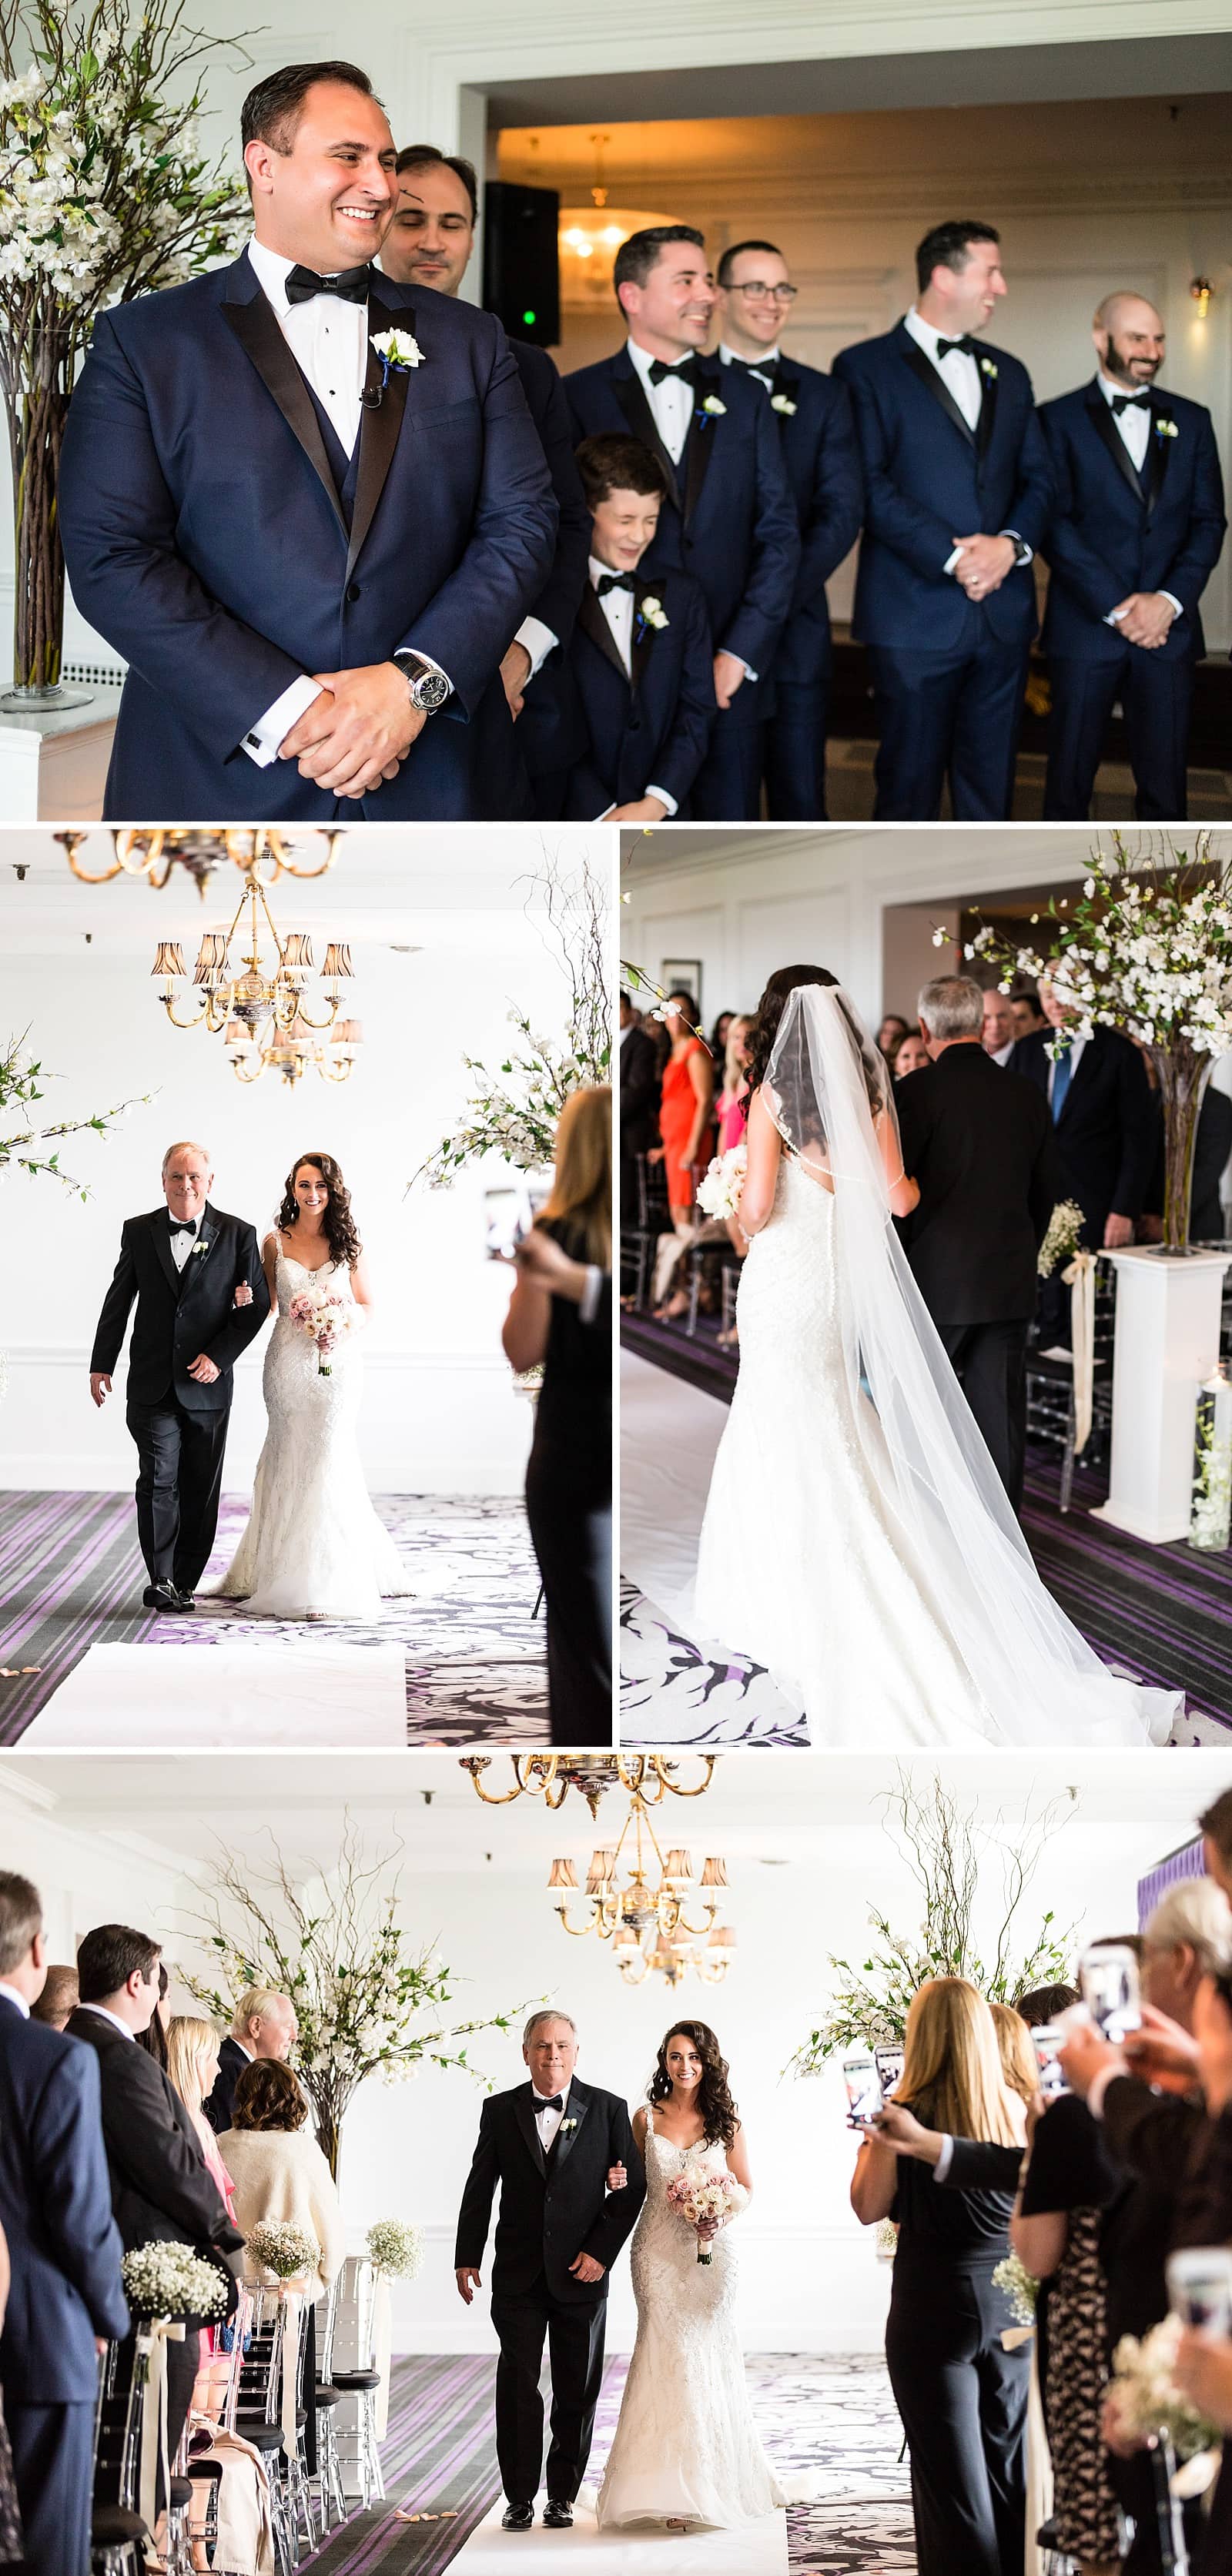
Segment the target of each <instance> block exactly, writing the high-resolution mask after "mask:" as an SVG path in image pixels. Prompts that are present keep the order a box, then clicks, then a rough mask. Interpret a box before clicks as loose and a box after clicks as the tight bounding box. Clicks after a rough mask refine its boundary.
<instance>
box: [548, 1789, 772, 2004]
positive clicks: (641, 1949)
mask: <svg viewBox="0 0 1232 2576" xmlns="http://www.w3.org/2000/svg"><path fill="white" fill-rule="evenodd" d="M726 1887H727V1865H726V1862H725V1861H723V1860H721V1859H719V1858H718V1856H717V1855H716V1854H713V1853H712V1854H711V1855H710V1856H709V1857H708V1858H707V1859H706V1861H705V1862H704V1864H703V1867H702V1873H701V1877H700V1878H698V1877H697V1876H696V1875H695V1872H694V1868H693V1861H692V1858H691V1856H690V1854H689V1853H688V1852H687V1851H685V1850H684V1849H683V1847H682V1846H680V1845H676V1846H674V1847H673V1848H671V1849H670V1850H669V1851H668V1852H667V1853H666V1854H664V1852H663V1851H662V1849H661V1847H660V1844H659V1841H658V1837H657V1835H656V1833H655V1829H654V1825H653V1823H652V1821H651V1817H650V1813H649V1810H648V1808H647V1806H646V1803H645V1800H644V1799H643V1798H642V1797H641V1796H640V1795H639V1794H636V1793H635V1794H634V1795H633V1796H632V1797H631V1799H630V1802H629V1813H628V1815H627V1816H626V1818H625V1821H624V1824H623V1825H622V1827H621V1830H620V1835H619V1838H618V1840H617V1841H616V1842H615V1843H600V1844H599V1845H597V1847H596V1848H595V1850H594V1851H593V1852H592V1853H591V1856H590V1866H589V1868H588V1870H587V1873H586V1885H585V1889H584V1890H582V1891H579V1888H578V1879H577V1873H576V1871H575V1869H574V1865H573V1862H572V1861H571V1860H567V1859H557V1860H554V1861H553V1863H552V1866H551V1870H550V1872H549V1875H548V1895H549V1898H550V1901H551V1904H552V1907H553V1910H554V1911H555V1913H556V1915H557V1918H558V1920H559V1922H560V1926H561V1930H562V1931H563V1932H567V1933H569V1935H570V1936H571V1938H572V1939H574V1940H579V1941H580V1940H584V1939H585V1937H586V1935H587V1933H590V1932H593V1933H595V1934H596V1935H597V1937H598V1938H599V1940H600V1941H610V1942H611V1944H612V1955H613V1957H614V1958H615V1960H616V1963H617V1966H618V1967H619V1970H620V1973H621V1976H622V1978H623V1979H624V1982H625V1984H626V1985H629V1986H640V1985H643V1984H644V1983H645V1981H646V1979H647V1977H649V1976H652V1975H659V1976H662V1977H665V1978H666V1980H667V1982H668V1984H669V1985H671V1986H675V1985H678V1984H679V1983H680V1982H681V1979H682V1978H683V1977H685V1976H687V1975H688V1974H689V1973H690V1972H692V1973H693V1974H694V1975H697V1976H699V1977H701V1978H702V1979H703V1981H704V1982H705V1983H706V1984H707V1985H720V1984H721V1983H722V1981H723V1979H724V1977H725V1976H726V1974H727V1970H728V1967H729V1965H730V1962H731V1956H732V1952H733V1950H734V1948H735V1940H736V1936H735V1933H734V1931H733V1930H732V1928H731V1926H730V1925H729V1924H722V1923H720V1921H719V1916H720V1914H721V1912H722V1910H723V1905H724V1901H725V1899H724V1891H725V1890H726ZM579 1893H581V1895H582V1897H583V1902H584V1908H585V1911H584V1916H583V1920H582V1921H580V1922H576V1921H574V1920H573V1919H572V1915H571V1903H572V1900H573V1898H575V1897H576V1896H577V1895H578V1894H579Z"/></svg>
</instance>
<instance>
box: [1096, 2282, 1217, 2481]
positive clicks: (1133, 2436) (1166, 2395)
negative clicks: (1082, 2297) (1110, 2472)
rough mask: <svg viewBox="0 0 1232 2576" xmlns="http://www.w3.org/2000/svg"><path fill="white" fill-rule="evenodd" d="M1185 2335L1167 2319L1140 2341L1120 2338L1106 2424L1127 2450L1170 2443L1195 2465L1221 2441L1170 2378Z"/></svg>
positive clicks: (1181, 2457) (1179, 2456) (1180, 2457)
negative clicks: (1179, 2345)
mask: <svg viewBox="0 0 1232 2576" xmlns="http://www.w3.org/2000/svg"><path fill="white" fill-rule="evenodd" d="M1183 2331H1184V2329H1183V2326H1182V2323H1181V2319H1180V2318H1179V2317H1177V2316H1167V2317H1164V2319H1163V2320H1162V2322H1161V2323H1160V2324H1159V2325H1157V2326H1152V2328H1151V2331H1150V2333H1149V2334H1146V2335H1143V2336H1142V2337H1141V2338H1139V2336H1137V2335H1122V2337H1121V2340H1120V2342H1119V2343H1118V2345H1117V2347H1116V2350H1115V2352H1114V2353H1113V2356H1112V2369H1113V2379H1112V2385H1111V2387H1110V2388H1109V2390H1108V2395H1107V2399H1106V2402H1105V2422H1106V2423H1107V2425H1108V2426H1109V2428H1110V2430H1111V2431H1113V2432H1114V2433H1115V2434H1116V2436H1117V2437H1118V2438H1119V2439H1120V2440H1122V2441H1124V2442H1125V2443H1126V2444H1127V2445H1130V2444H1132V2445H1137V2446H1139V2447H1141V2446H1144V2445H1146V2444H1148V2443H1152V2442H1157V2441H1166V2442H1168V2443H1170V2444H1171V2447H1172V2449H1173V2451H1174V2452H1175V2453H1176V2456H1177V2459H1178V2460H1194V2461H1195V2462H1196V2460H1197V2459H1198V2457H1199V2456H1200V2455H1205V2454H1206V2453H1208V2452H1210V2451H1211V2450H1213V2449H1214V2448H1215V2447H1216V2446H1217V2444H1218V2441H1219V2435H1218V2433H1217V2432H1216V2430H1215V2427H1214V2425H1212V2424H1208V2423H1206V2422H1205V2421H1204V2419H1203V2417H1202V2416H1201V2415H1199V2413H1198V2411H1197V2408H1196V2407H1194V2406H1191V2405H1190V2403H1189V2399H1188V2398H1187V2397H1183V2396H1182V2395H1181V2391H1180V2389H1179V2388H1178V2387H1177V2385H1176V2381H1175V2380H1174V2378H1173V2376H1172V2372H1173V2367H1174V2365H1175V2362H1176V2352H1177V2345H1178V2344H1179V2342H1180V2339H1181V2335H1182V2333H1183ZM1203 2483H1205V2481H1203ZM1199 2492H1200V2489H1199Z"/></svg>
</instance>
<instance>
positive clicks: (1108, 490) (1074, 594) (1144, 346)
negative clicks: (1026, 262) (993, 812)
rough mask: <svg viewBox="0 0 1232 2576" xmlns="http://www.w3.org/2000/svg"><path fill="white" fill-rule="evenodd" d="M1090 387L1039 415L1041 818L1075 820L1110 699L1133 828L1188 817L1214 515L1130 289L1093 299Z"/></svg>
mask: <svg viewBox="0 0 1232 2576" xmlns="http://www.w3.org/2000/svg"><path fill="white" fill-rule="evenodd" d="M1091 337H1092V339H1093V340H1094V342H1095V351H1096V356H1097V358H1098V360H1099V365H1098V368H1097V370H1096V373H1095V375H1094V376H1093V377H1092V379H1091V382H1090V383H1089V384H1086V385H1082V386H1080V387H1079V388H1078V390H1077V392H1075V393H1069V394H1061V395H1060V396H1059V397H1058V398H1057V400H1056V401H1055V402H1047V403H1044V404H1043V405H1042V407H1041V410H1040V420H1041V422H1042V424H1043V429H1044V436H1045V438H1046V439H1047V441H1048V446H1049V450H1050V452H1051V456H1052V463H1053V472H1054V477H1055V483H1056V491H1055V495H1054V499H1053V506H1052V513H1051V517H1050V519H1049V525H1048V533H1047V536H1046V538H1045V540H1044V553H1045V554H1046V555H1047V557H1048V563H1049V568H1050V573H1051V579H1050V581H1049V585H1048V606H1047V610H1046V612H1045V616H1044V651H1045V653H1046V655H1047V659H1048V677H1049V682H1050V685H1051V689H1052V714H1051V716H1050V718H1049V723H1048V777H1047V783H1046V786H1045V789H1044V814H1045V818H1046V819H1048V820H1051V821H1061V822H1066V821H1068V822H1075V823H1076V822H1085V821H1086V818H1087V816H1088V814H1089V813H1090V810H1091V795H1092V791H1093V789H1094V785H1095V773H1096V770H1097V769H1098V767H1099V762H1100V756H1101V753H1102V751H1103V741H1104V733H1105V729H1106V726H1107V723H1108V718H1109V716H1110V714H1111V712H1112V706H1113V702H1114V700H1115V699H1118V698H1119V699H1120V700H1121V703H1122V706H1123V708H1124V713H1125V725H1126V732H1127V734H1128V736H1129V757H1130V765H1131V767H1132V769H1133V773H1134V786H1135V788H1136V790H1137V799H1136V807H1135V810H1136V812H1137V815H1138V818H1139V821H1153V822H1164V823H1172V822H1180V821H1183V820H1184V817H1185V815H1186V813H1187V811H1188V805H1187V801H1186V799H1187V789H1188V773H1187V769H1186V749H1187V744H1188V737H1189V717H1190V709H1191V706H1192V704H1193V688H1194V671H1195V669H1196V666H1197V664H1198V662H1199V661H1200V660H1201V657H1202V654H1203V651H1204V650H1205V646H1204V641H1203V635H1202V620H1201V618H1200V616H1199V614H1198V601H1199V599H1200V598H1201V595H1202V592H1203V590H1204V589H1205V586H1206V583H1207V580H1208V579H1209V577H1210V574H1211V573H1212V572H1213V570H1214V568H1215V565H1216V564H1217V563H1218V561H1219V555H1220V550H1221V548H1222V545H1223V539H1224V530H1225V528H1226V527H1227V520H1226V518H1225V516H1224V506H1223V478H1222V475H1221V474H1220V471H1219V452H1218V449H1217V448H1216V445H1215V433H1214V430H1213V428H1212V426H1211V416H1210V413H1209V412H1208V411H1204V410H1203V408H1202V405H1201V404H1200V403H1195V402H1187V401H1186V400H1185V398H1184V396H1183V395H1181V394H1164V393H1162V392H1160V390H1159V387H1158V381H1157V380H1158V377H1159V373H1160V370H1161V368H1162V366H1163V363H1164V347H1165V340H1164V326H1163V322H1162V320H1161V319H1160V316H1159V314H1158V313H1157V312H1156V310H1155V307H1154V305H1153V304H1150V303H1148V301H1147V299H1146V297H1145V296H1144V295H1126V294H1119V295H1107V296H1105V298H1104V301H1103V303H1102V304H1101V305H1100V308H1099V311H1098V312H1097V314H1096V316H1095V321H1094V323H1093V325H1092V331H1091Z"/></svg>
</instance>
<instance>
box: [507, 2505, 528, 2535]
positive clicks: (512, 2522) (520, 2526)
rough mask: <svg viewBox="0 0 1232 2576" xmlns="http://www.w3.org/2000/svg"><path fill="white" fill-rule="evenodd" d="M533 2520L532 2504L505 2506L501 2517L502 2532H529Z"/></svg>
mask: <svg viewBox="0 0 1232 2576" xmlns="http://www.w3.org/2000/svg"><path fill="white" fill-rule="evenodd" d="M534 2520H535V2508H534V2506H533V2504H507V2505H506V2507H505V2510H504V2513H503V2515H502V2517H501V2530H502V2531H530V2530H531V2529H532V2528H533V2525H534Z"/></svg>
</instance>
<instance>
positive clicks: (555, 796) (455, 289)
mask: <svg viewBox="0 0 1232 2576" xmlns="http://www.w3.org/2000/svg"><path fill="white" fill-rule="evenodd" d="M397 167H398V204H397V210H396V212H395V214H394V219H393V222H392V223H391V225H390V227H389V231H388V232H387V233H386V235H385V239H384V241H383V243H382V245H381V261H380V264H381V268H382V270H383V272H384V274H385V276H386V277H390V278H392V279H393V280H394V281H395V283H396V284H397V285H398V286H427V287H430V288H431V289H432V291H433V293H434V294H436V295H454V296H456V295H457V294H458V293H459V292H460V290H461V285H462V280H463V278H464V277H465V275H466V271H467V269H468V267H469V265H470V260H471V253H472V252H473V250H474V247H475V227H476V225H477V223H478V221H479V181H478V177H477V174H476V171H475V167H474V164H473V163H472V162H470V161H466V160H464V159H463V158H462V155H461V153H447V152H441V151H440V150H438V148H437V146H436V144H435V143H410V144H408V145H407V146H406V148H405V150H404V151H402V152H400V153H399V154H398V165H397ZM509 347H510V350H511V352H512V355H513V359H514V363H515V365H516V367H517V371H518V374H519V376H520V378H521V381H522V391H523V393H524V395H525V397H526V408H527V410H528V411H529V413H530V416H531V419H532V420H533V422H534V424H535V427H536V429H537V430H538V432H539V440H540V444H541V446H542V448H543V453H544V456H545V457H546V459H547V466H548V472H549V473H550V475H551V477H552V490H553V492H554V494H555V496H556V505H557V508H558V510H559V512H560V522H559V525H558V527H557V531H556V551H555V554H554V556H553V558H552V569H551V571H550V573H549V574H548V576H547V579H546V581H545V582H544V585H543V588H542V590H541V591H540V593H539V596H538V598H537V599H536V600H535V602H534V605H533V607H532V608H530V609H529V610H528V611H527V612H526V614H525V615H524V617H523V619H522V622H521V625H520V626H519V627H518V630H517V633H516V635H515V636H514V638H513V641H512V643H511V644H510V645H509V646H508V648H507V650H506V653H505V657H504V660H503V661H502V663H501V667H500V676H501V680H502V683H503V686H504V691H505V696H506V698H507V699H508V701H509V708H510V712H511V714H512V715H513V717H514V719H515V730H514V733H513V736H512V739H511V741H510V742H509V746H508V748H509V750H510V751H511V752H512V755H513V760H512V766H511V767H510V770H509V779H508V785H507V788H506V791H505V792H506V793H507V795H508V797H509V799H510V802H509V807H508V810H509V812H510V813H516V812H517V811H518V810H519V805H518V802H517V798H518V794H519V780H518V771H519V768H520V767H522V766H524V768H525V773H526V776H527V778H528V779H529V782H530V795H531V806H532V810H533V812H534V814H535V815H536V817H537V818H538V819H539V820H541V821H543V822H556V821H558V820H559V818H560V815H561V812H562V808H563V801H564V792H565V776H566V772H567V770H568V768H569V766H570V764H571V762H572V761H573V760H574V759H575V758H576V759H580V758H581V756H582V751H583V747H584V743H585V732H584V728H583V725H582V717H581V709H580V707H578V705H577V704H576V701H575V700H574V699H573V698H572V697H571V695H570V693H569V692H568V691H567V689H565V690H562V689H561V688H559V687H558V688H557V690H556V691H555V692H554V695H553V699H552V703H551V707H550V709H549V706H548V703H547V701H546V700H545V697H544V694H543V692H542V691H541V690H540V689H539V688H537V686H536V681H537V679H538V676H539V673H540V672H541V671H542V669H543V667H544V664H545V663H546V662H548V661H549V660H551V662H552V664H553V668H554V669H555V670H557V671H558V672H559V670H560V667H561V664H562V660H563V656H564V655H565V653H566V652H567V650H568V646H569V638H570V636H571V634H572V632H573V621H574V619H575V617H576V616H577V611H578V602H579V600H580V599H581V596H582V590H583V586H584V583H585V578H586V556H587V551H588V548H589V544H590V513H589V511H588V510H587V507H586V501H585V496H584V494H583V491H582V486H581V483H580V482H579V480H578V471H577V466H576V465H575V463H574V459H573V446H574V440H573V423H572V421H571V420H570V417H569V406H568V403H567V402H566V400H565V394H564V388H563V386H562V384H561V381H560V377H559V375H558V373H557V371H556V365H555V362H554V360H553V359H551V358H550V357H549V356H548V353H547V350H546V349H540V348H537V347H535V345H534V344H533V343H532V342H531V341H529V340H512V339H511V340H510V342H509ZM485 756H486V757H487V758H489V759H490V758H491V746H490V745H485ZM487 801H488V805H489V808H491V805H492V799H491V790H490V788H489V791H488V798H487Z"/></svg>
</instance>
